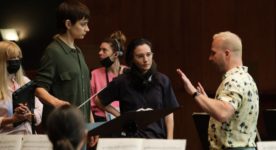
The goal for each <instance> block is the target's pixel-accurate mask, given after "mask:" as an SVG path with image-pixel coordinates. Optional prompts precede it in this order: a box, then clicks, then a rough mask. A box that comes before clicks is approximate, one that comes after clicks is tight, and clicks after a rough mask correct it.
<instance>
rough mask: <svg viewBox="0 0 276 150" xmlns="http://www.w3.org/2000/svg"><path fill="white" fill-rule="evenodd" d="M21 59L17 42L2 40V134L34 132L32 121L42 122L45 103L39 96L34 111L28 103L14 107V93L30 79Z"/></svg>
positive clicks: (0, 109)
mask: <svg viewBox="0 0 276 150" xmlns="http://www.w3.org/2000/svg"><path fill="white" fill-rule="evenodd" d="M21 59H22V52H21V49H20V48H19V46H18V45H17V44H16V43H14V42H10V41H1V42H0V74H1V75H0V83H1V84H0V134H32V128H31V121H34V123H35V125H39V124H40V123H41V116H42V109H43V105H42V103H41V102H40V101H39V100H38V99H37V98H35V108H34V112H33V113H32V112H31V111H30V109H29V108H28V106H27V104H19V106H18V107H16V108H13V100H12V93H13V92H14V91H16V90H17V89H18V88H20V87H21V86H23V85H24V84H26V83H28V82H29V81H30V79H28V78H27V77H26V76H24V74H23V69H22V66H21ZM33 115H34V117H32V116H33ZM32 118H34V120H32ZM15 123H17V124H18V125H15Z"/></svg>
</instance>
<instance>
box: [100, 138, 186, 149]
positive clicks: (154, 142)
mask: <svg viewBox="0 0 276 150" xmlns="http://www.w3.org/2000/svg"><path fill="white" fill-rule="evenodd" d="M185 148H186V140H167V139H142V138H100V139H99V142H98V146H97V150H185Z"/></svg>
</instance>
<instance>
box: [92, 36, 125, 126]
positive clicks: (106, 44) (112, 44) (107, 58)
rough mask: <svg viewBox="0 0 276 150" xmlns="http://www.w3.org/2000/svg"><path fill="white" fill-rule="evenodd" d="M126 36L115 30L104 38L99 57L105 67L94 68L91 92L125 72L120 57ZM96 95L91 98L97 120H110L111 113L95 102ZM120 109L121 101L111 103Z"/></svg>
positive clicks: (95, 91)
mask: <svg viewBox="0 0 276 150" xmlns="http://www.w3.org/2000/svg"><path fill="white" fill-rule="evenodd" d="M125 43H126V37H125V35H124V34H123V33H122V32H121V31H115V32H114V33H112V34H111V35H110V37H108V38H106V39H104V40H103V41H102V43H101V45H100V50H99V58H100V63H101V64H102V66H103V67H100V68H97V69H94V70H92V72H91V81H90V84H91V93H92V94H95V93H97V92H98V91H100V90H102V89H103V88H105V87H106V85H107V84H108V83H109V82H111V81H112V80H113V78H115V77H117V76H118V75H120V74H122V73H123V70H124V69H125V67H126V66H124V65H121V64H120V58H121V57H122V55H123V51H124V48H125ZM97 98H98V97H95V98H94V99H92V100H91V110H92V112H93V116H94V119H95V122H99V121H106V120H110V119H111V118H110V115H109V113H106V112H105V111H104V110H102V109H101V108H99V107H97V105H96V104H95V99H97ZM111 105H112V106H113V107H115V108H116V109H119V102H118V101H115V102H113V103H112V104H111Z"/></svg>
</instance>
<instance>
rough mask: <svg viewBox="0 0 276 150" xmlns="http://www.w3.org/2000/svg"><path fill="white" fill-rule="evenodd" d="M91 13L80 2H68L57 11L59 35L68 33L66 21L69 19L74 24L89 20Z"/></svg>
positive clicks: (69, 0)
mask: <svg viewBox="0 0 276 150" xmlns="http://www.w3.org/2000/svg"><path fill="white" fill-rule="evenodd" d="M89 17H90V11H89V9H88V7H87V6H85V5H84V4H82V3H81V2H79V1H78V0H66V1H64V2H63V3H61V4H60V5H59V7H58V9H57V28H58V30H59V33H65V32H66V26H65V21H66V20H67V19H68V20H70V21H71V23H72V24H75V23H76V22H77V21H78V20H81V19H83V18H84V19H89Z"/></svg>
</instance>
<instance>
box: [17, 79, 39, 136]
mask: <svg viewBox="0 0 276 150" xmlns="http://www.w3.org/2000/svg"><path fill="white" fill-rule="evenodd" d="M34 90H35V83H34V81H30V82H28V83H26V84H25V85H23V86H22V87H20V88H19V89H17V90H16V91H15V92H13V93H12V100H13V101H12V102H13V109H15V108H16V107H18V105H19V104H20V103H23V104H24V103H27V106H28V108H29V109H30V111H31V113H32V114H34V108H35V102H34V99H35V96H34ZM22 122H24V121H22ZM22 122H18V123H14V126H17V125H19V124H21V123H22ZM31 126H32V133H33V134H34V133H35V127H34V115H32V121H31Z"/></svg>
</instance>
